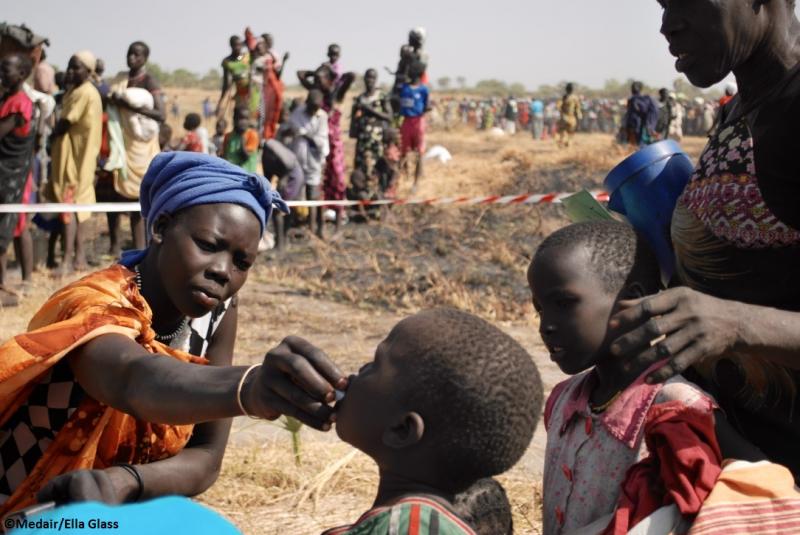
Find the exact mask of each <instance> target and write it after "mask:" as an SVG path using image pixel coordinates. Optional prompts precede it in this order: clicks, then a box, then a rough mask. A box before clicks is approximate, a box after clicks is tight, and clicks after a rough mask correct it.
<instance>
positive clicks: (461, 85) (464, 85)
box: [456, 76, 467, 89]
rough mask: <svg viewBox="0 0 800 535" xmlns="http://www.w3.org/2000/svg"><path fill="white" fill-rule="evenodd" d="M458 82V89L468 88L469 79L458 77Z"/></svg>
mask: <svg viewBox="0 0 800 535" xmlns="http://www.w3.org/2000/svg"><path fill="white" fill-rule="evenodd" d="M456 82H458V87H459V88H460V89H466V88H467V79H466V78H465V77H464V76H456Z"/></svg>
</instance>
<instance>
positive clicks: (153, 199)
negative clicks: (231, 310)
mask: <svg viewBox="0 0 800 535" xmlns="http://www.w3.org/2000/svg"><path fill="white" fill-rule="evenodd" d="M140 201H141V203H142V215H143V216H144V217H145V219H146V221H147V230H148V234H149V235H150V236H151V245H150V247H149V249H148V250H147V251H146V252H144V253H143V252H132V253H126V255H128V258H129V259H131V258H132V257H134V256H138V257H142V256H143V255H145V254H146V255H147V256H148V257H150V256H152V258H153V261H154V262H155V263H156V265H157V267H158V272H159V277H160V280H161V284H162V285H163V288H162V289H163V291H164V293H165V294H166V295H167V296H168V297H169V299H170V301H171V302H172V304H173V305H174V306H175V308H176V309H177V310H179V311H180V312H181V313H182V314H184V315H186V316H189V317H200V316H203V315H205V314H206V313H208V312H209V311H211V310H212V309H214V308H215V307H216V306H217V305H218V304H219V303H220V302H221V301H224V300H226V299H228V298H230V297H231V296H233V295H234V294H236V292H238V291H239V289H240V288H241V287H242V285H243V284H244V282H245V281H246V280H247V274H248V272H249V269H250V267H251V266H252V265H253V263H254V262H255V258H256V254H257V252H258V242H259V240H260V239H261V235H262V233H263V230H264V228H265V226H266V222H267V220H268V219H269V216H270V214H271V212H272V208H273V205H274V206H276V207H278V208H279V209H281V210H283V211H286V210H287V208H286V205H285V203H284V202H283V200H281V198H280V195H278V194H277V192H274V191H273V190H272V189H271V186H270V185H269V182H267V180H266V179H265V178H264V177H261V176H257V175H254V174H249V173H247V172H245V171H244V170H242V169H241V168H239V167H237V166H235V165H233V164H230V163H228V162H226V161H224V160H221V159H219V158H215V157H212V156H208V155H205V154H200V153H186V152H169V153H161V154H159V155H158V156H156V158H154V159H153V162H152V163H151V165H150V168H149V169H148V171H147V173H146V174H145V177H144V179H143V181H142V187H141V191H140ZM123 263H126V264H127V263H128V262H127V261H126V258H125V256H123ZM130 263H136V261H135V260H134V261H132V262H130Z"/></svg>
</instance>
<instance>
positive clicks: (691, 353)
mask: <svg viewBox="0 0 800 535" xmlns="http://www.w3.org/2000/svg"><path fill="white" fill-rule="evenodd" d="M704 356H705V351H704V349H703V348H702V347H701V345H700V344H697V343H692V344H690V345H689V346H687V347H686V348H685V349H684V350H683V351H681V352H680V353H678V354H677V355H675V356H674V357H673V358H671V359H670V360H669V362H667V363H666V364H665V365H664V366H662V367H661V368H659V369H657V370H656V371H654V372H653V373H651V374H650V375H648V376H647V382H648V383H651V384H653V383H663V382H664V381H666V380H667V379H669V378H670V377H673V376H675V375H678V374H681V373H683V372H684V371H686V370H687V369H688V368H689V366H691V365H692V364H694V363H695V362H698V361H699V360H701V359H702V358H703V357H704Z"/></svg>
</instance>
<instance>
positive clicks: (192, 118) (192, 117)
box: [183, 113, 203, 132]
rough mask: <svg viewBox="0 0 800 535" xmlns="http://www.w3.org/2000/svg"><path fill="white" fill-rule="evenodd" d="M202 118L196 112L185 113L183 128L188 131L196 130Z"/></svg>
mask: <svg viewBox="0 0 800 535" xmlns="http://www.w3.org/2000/svg"><path fill="white" fill-rule="evenodd" d="M202 122H203V119H201V118H200V115H199V114H197V113H187V114H186V118H185V119H184V120H183V128H184V129H185V130H187V131H189V132H193V131H195V130H197V128H198V127H199V126H200V124H201V123H202Z"/></svg>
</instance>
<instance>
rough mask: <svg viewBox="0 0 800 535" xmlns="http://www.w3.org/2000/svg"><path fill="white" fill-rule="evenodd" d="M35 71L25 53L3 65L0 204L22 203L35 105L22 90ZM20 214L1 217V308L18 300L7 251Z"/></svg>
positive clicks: (0, 68)
mask: <svg viewBox="0 0 800 535" xmlns="http://www.w3.org/2000/svg"><path fill="white" fill-rule="evenodd" d="M31 69H32V65H31V60H30V59H29V58H28V57H27V56H25V55H23V54H11V55H9V56H6V57H5V58H3V60H2V62H0V84H1V85H0V179H2V181H0V203H4V204H5V203H19V202H22V197H23V193H24V190H25V182H26V181H27V178H28V172H29V169H30V166H31V160H32V159H33V147H34V142H35V133H36V132H35V128H34V125H33V124H32V121H31V120H32V118H33V102H32V101H31V99H30V98H28V95H26V94H25V91H24V90H23V88H22V84H23V83H24V82H25V79H26V78H27V77H28V76H29V75H30V73H31ZM17 221H18V215H17V214H0V307H7V306H16V305H17V304H18V303H19V298H18V296H17V294H16V293H14V292H12V291H10V290H9V289H8V288H6V287H5V284H6V280H5V275H6V251H7V250H8V247H9V245H10V244H11V242H12V241H13V239H14V229H15V228H16V227H17Z"/></svg>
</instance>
